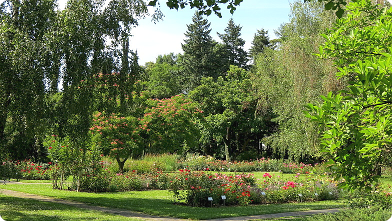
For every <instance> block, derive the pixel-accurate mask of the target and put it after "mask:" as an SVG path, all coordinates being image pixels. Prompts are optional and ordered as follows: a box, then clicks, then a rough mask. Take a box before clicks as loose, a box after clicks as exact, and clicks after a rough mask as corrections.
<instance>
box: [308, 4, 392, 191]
mask: <svg viewBox="0 0 392 221" xmlns="http://www.w3.org/2000/svg"><path fill="white" fill-rule="evenodd" d="M347 12H348V13H347V16H346V17H344V18H342V19H339V20H338V21H337V22H336V24H335V26H334V28H333V29H332V30H331V32H330V33H328V35H325V37H326V39H327V41H326V43H325V44H324V45H323V47H321V50H320V56H321V57H323V58H332V59H333V60H334V61H335V64H336V65H337V66H338V67H339V72H338V73H337V74H336V76H337V77H338V78H346V79H348V80H349V84H348V85H347V87H346V88H345V90H342V91H340V92H339V93H329V94H328V95H327V96H324V97H323V100H324V103H323V104H322V105H314V104H310V105H309V106H308V107H309V109H310V111H311V113H312V114H308V117H310V118H311V119H313V120H314V121H315V122H317V123H318V124H319V125H320V133H321V136H322V137H321V144H322V150H323V151H324V152H325V153H326V154H327V156H328V157H329V159H330V162H331V164H332V165H331V169H332V170H333V171H334V172H335V173H334V174H335V176H336V177H340V176H342V177H343V178H344V180H345V182H344V183H343V185H344V186H346V187H349V188H352V189H357V188H359V189H363V188H365V189H367V190H371V189H372V184H373V183H375V182H376V181H377V179H378V177H379V175H380V171H381V167H382V166H383V165H389V164H390V159H391V146H392V136H391V135H392V130H391V128H392V123H391V122H392V121H391V120H392V115H391V111H390V109H391V107H392V91H391V87H392V79H391V76H390V73H391V70H392V62H391V41H390V39H392V35H391V33H392V27H391V25H390V24H391V21H392V9H391V8H389V9H388V8H384V7H380V6H378V5H375V4H373V3H372V2H370V1H365V0H363V1H358V2H351V3H350V4H348V5H347ZM358 27H361V28H360V29H359V28H358Z"/></svg>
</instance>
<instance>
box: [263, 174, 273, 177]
mask: <svg viewBox="0 0 392 221" xmlns="http://www.w3.org/2000/svg"><path fill="white" fill-rule="evenodd" d="M263 177H268V178H271V177H272V176H271V174H269V173H265V174H264V175H263Z"/></svg>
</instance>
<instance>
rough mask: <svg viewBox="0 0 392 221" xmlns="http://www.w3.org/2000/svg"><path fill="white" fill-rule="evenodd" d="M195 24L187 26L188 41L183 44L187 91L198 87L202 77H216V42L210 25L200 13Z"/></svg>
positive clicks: (194, 17)
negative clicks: (214, 53)
mask: <svg viewBox="0 0 392 221" xmlns="http://www.w3.org/2000/svg"><path fill="white" fill-rule="evenodd" d="M192 21H193V23H192V24H190V25H187V27H188V30H187V32H186V33H185V37H186V39H185V40H184V42H185V43H184V44H182V50H183V51H184V56H183V58H182V64H181V65H182V66H183V68H184V72H185V75H186V78H187V81H188V82H189V83H188V85H187V88H186V91H188V90H191V89H193V88H194V87H196V86H198V85H199V83H200V79H201V78H202V77H207V76H211V77H215V78H216V76H215V75H216V74H215V69H214V66H213V49H214V46H215V44H216V43H215V42H214V41H213V40H212V37H211V35H210V32H211V29H210V23H209V22H208V20H207V19H203V17H202V15H201V14H200V13H199V12H196V13H195V15H194V16H193V18H192Z"/></svg>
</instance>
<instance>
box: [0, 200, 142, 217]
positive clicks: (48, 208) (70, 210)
mask: <svg viewBox="0 0 392 221" xmlns="http://www.w3.org/2000/svg"><path fill="white" fill-rule="evenodd" d="M0 215H1V216H2V218H3V219H4V220H7V221H17V220H29V221H60V220H64V221H65V220H66V221H83V220H102V221H104V220H105V221H111V220H113V221H125V220H127V221H130V220H131V221H132V220H138V219H136V218H127V217H123V216H119V215H112V214H108V213H103V212H99V211H92V210H86V209H79V208H77V207H74V206H67V205H62V204H58V203H50V202H41V201H37V200H32V199H23V198H16V197H10V196H5V195H2V194H0Z"/></svg>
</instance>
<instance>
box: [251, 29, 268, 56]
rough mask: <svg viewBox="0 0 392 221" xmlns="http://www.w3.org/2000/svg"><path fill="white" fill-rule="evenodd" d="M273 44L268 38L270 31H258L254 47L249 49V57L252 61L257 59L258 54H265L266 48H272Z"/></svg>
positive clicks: (254, 38) (253, 42)
mask: <svg viewBox="0 0 392 221" xmlns="http://www.w3.org/2000/svg"><path fill="white" fill-rule="evenodd" d="M271 46H272V43H271V41H270V39H269V36H268V31H265V30H264V29H261V30H257V33H256V34H255V36H254V37H253V41H252V46H251V48H250V49H249V56H250V58H251V59H252V60H254V59H255V57H256V56H257V54H259V53H263V51H264V49H265V48H268V47H271Z"/></svg>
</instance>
